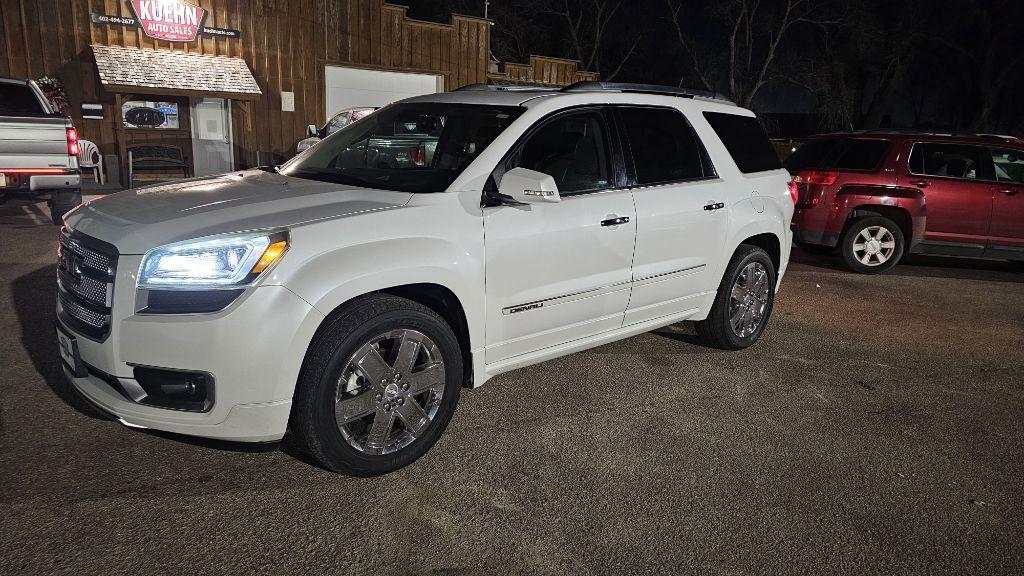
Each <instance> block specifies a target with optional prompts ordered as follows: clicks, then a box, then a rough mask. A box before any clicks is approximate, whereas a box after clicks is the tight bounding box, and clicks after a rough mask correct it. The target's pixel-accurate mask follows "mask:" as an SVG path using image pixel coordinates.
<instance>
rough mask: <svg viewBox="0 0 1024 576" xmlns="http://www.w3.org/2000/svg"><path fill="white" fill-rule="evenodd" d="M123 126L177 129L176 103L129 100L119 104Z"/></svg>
mask: <svg viewBox="0 0 1024 576" xmlns="http://www.w3.org/2000/svg"><path fill="white" fill-rule="evenodd" d="M121 118H122V119H123V120H124V127H125V128H155V129H158V130H177V129H178V127H179V126H178V103H177V102H152V101H148V100H129V101H127V102H125V103H123V104H122V105H121Z"/></svg>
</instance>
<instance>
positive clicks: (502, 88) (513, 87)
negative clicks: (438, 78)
mask: <svg viewBox="0 0 1024 576" xmlns="http://www.w3.org/2000/svg"><path fill="white" fill-rule="evenodd" d="M555 90H558V88H555V87H549V88H546V87H544V86H530V85H528V84H481V83H477V84H466V85H465V86H460V87H458V88H456V89H455V90H452V92H552V91H555Z"/></svg>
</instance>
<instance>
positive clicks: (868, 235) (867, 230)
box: [860, 228, 874, 242]
mask: <svg viewBox="0 0 1024 576" xmlns="http://www.w3.org/2000/svg"><path fill="white" fill-rule="evenodd" d="M860 237H861V238H864V241H865V242H870V241H871V240H874V238H873V237H872V236H871V229H870V228H865V229H863V230H861V231H860Z"/></svg>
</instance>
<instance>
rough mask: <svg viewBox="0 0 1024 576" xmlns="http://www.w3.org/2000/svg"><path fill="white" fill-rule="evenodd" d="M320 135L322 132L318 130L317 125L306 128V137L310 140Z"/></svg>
mask: <svg viewBox="0 0 1024 576" xmlns="http://www.w3.org/2000/svg"><path fill="white" fill-rule="evenodd" d="M319 135H320V131H319V130H318V129H317V127H316V124H310V125H309V126H306V136H309V137H310V138H316V137H317V136H319Z"/></svg>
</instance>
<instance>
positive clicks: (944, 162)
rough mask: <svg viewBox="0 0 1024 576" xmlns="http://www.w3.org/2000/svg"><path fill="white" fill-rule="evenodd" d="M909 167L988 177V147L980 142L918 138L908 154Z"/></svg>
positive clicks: (949, 174) (947, 174) (954, 175)
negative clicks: (980, 144) (936, 140)
mask: <svg viewBox="0 0 1024 576" xmlns="http://www.w3.org/2000/svg"><path fill="white" fill-rule="evenodd" d="M910 171H911V172H912V173H914V174H921V175H924V176H944V177H947V178H961V179H964V180H977V179H984V180H989V179H992V174H991V172H992V161H991V159H990V156H989V152H988V150H987V149H985V148H982V147H980V146H968V145H963V144H938V143H934V142H918V143H916V144H914V149H913V151H912V152H911V154H910Z"/></svg>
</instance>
